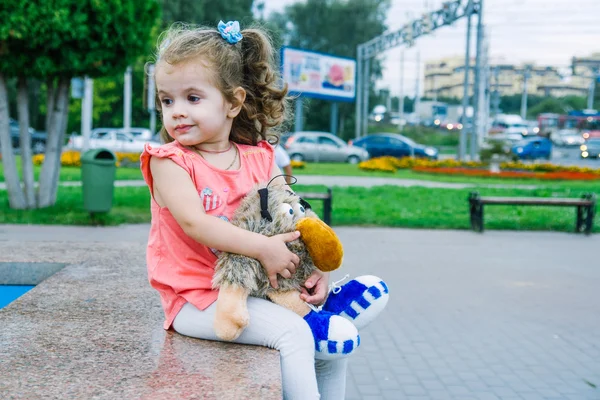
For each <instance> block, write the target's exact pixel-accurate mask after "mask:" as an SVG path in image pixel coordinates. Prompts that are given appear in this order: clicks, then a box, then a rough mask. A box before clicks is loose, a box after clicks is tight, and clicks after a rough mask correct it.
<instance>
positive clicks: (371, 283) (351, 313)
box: [323, 275, 389, 330]
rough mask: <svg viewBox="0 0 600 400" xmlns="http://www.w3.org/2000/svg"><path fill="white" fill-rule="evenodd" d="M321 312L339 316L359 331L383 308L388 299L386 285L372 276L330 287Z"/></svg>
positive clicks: (360, 277)
mask: <svg viewBox="0 0 600 400" xmlns="http://www.w3.org/2000/svg"><path fill="white" fill-rule="evenodd" d="M332 286H333V287H332V290H331V293H329V297H328V298H327V301H326V302H325V304H324V305H323V310H324V311H328V312H330V313H333V314H335V315H339V316H340V317H343V318H345V319H347V320H349V321H351V322H352V323H354V326H356V329H358V330H360V329H362V328H364V327H365V326H367V325H369V324H370V323H371V322H372V321H373V320H374V319H375V318H377V316H378V315H379V313H381V311H383V309H384V308H385V306H386V304H387V302H388V299H389V290H388V287H387V285H386V284H385V282H384V281H383V280H381V279H380V278H378V277H376V276H373V275H363V276H359V277H357V278H355V279H353V280H351V281H349V282H348V283H346V284H344V285H342V286H336V285H335V283H334V284H333V285H332Z"/></svg>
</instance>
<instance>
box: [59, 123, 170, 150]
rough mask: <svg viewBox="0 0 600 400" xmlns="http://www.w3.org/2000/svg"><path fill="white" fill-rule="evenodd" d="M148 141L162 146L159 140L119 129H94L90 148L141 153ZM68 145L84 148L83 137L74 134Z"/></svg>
mask: <svg viewBox="0 0 600 400" xmlns="http://www.w3.org/2000/svg"><path fill="white" fill-rule="evenodd" d="M132 129H133V128H132ZM146 143H150V144H151V145H153V146H160V143H159V142H155V141H151V140H137V139H136V138H135V136H134V135H132V134H130V133H126V132H124V131H122V130H118V129H94V130H93V131H92V134H91V135H90V149H97V148H103V149H108V150H110V151H113V152H118V153H141V152H142V151H143V150H144V145H145V144H146ZM67 147H68V148H70V149H76V150H81V149H82V148H83V137H82V136H81V135H72V136H71V137H70V138H69V143H68V144H67Z"/></svg>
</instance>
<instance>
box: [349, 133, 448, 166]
mask: <svg viewBox="0 0 600 400" xmlns="http://www.w3.org/2000/svg"><path fill="white" fill-rule="evenodd" d="M350 144H352V145H353V146H358V147H362V148H364V149H365V150H367V151H368V152H369V156H370V157H371V158H373V157H382V156H392V157H410V156H414V157H420V158H430V159H432V160H437V158H438V153H439V151H438V149H436V148H435V147H430V146H425V145H422V144H418V143H415V142H414V141H413V140H412V139H409V138H407V137H406V136H402V135H398V134H395V133H374V134H371V135H367V136H364V137H361V138H359V139H356V140H351V141H350Z"/></svg>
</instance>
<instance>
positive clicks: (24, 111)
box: [17, 76, 35, 208]
mask: <svg viewBox="0 0 600 400" xmlns="http://www.w3.org/2000/svg"><path fill="white" fill-rule="evenodd" d="M17 109H18V112H19V141H20V142H21V169H22V173H23V183H24V189H25V204H26V206H27V208H35V192H34V190H35V188H34V179H33V163H32V160H31V156H32V154H31V135H30V134H29V96H28V94H27V80H26V79H25V77H24V76H20V77H19V78H18V80H17Z"/></svg>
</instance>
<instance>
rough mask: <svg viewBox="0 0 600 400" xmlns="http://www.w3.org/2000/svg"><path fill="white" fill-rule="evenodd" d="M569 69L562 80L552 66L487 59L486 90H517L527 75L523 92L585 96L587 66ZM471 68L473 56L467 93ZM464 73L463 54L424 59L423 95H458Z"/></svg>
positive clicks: (472, 65)
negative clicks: (488, 60) (571, 71)
mask: <svg viewBox="0 0 600 400" xmlns="http://www.w3.org/2000/svg"><path fill="white" fill-rule="evenodd" d="M594 56H597V57H598V60H599V63H600V54H596V55H594ZM586 60H587V58H586ZM574 65H575V64H574ZM573 70H574V71H573V72H574V73H575V74H574V75H573V76H571V77H570V79H568V80H565V79H563V77H562V75H561V74H560V72H559V71H558V70H557V69H556V68H554V67H550V66H537V65H535V64H521V65H512V64H506V63H490V69H489V76H490V78H489V85H490V90H491V91H492V92H496V91H498V92H499V94H500V96H510V95H516V94H521V93H523V85H524V81H525V77H527V93H529V94H533V95H539V96H554V97H561V96H567V95H578V96H585V95H586V94H587V92H588V89H589V86H590V73H589V68H588V67H586V66H583V65H581V66H579V67H575V66H574V68H573ZM474 71H475V59H472V60H471V62H470V68H469V82H470V85H469V86H470V87H469V94H470V95H472V94H473V81H474ZM585 71H587V72H585ZM464 74H465V62H464V57H461V56H457V57H449V58H444V59H440V60H433V61H429V62H427V63H425V82H424V95H425V97H428V98H432V99H438V98H443V97H449V98H462V97H463V91H464V87H463V82H464Z"/></svg>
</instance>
